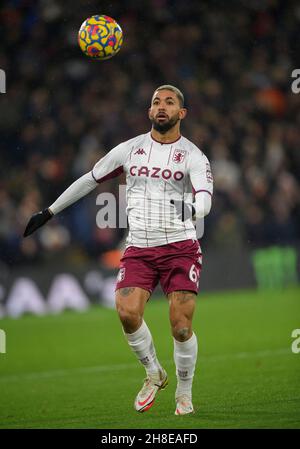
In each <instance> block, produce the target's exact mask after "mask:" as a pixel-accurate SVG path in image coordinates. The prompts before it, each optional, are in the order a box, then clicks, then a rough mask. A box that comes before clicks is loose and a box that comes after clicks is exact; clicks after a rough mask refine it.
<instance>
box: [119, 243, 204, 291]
mask: <svg viewBox="0 0 300 449" xmlns="http://www.w3.org/2000/svg"><path fill="white" fill-rule="evenodd" d="M201 267H202V254H201V248H200V245H199V242H198V240H183V241H181V242H175V243H169V244H167V245H162V246H155V247H149V248H138V247H136V246H129V247H128V248H127V249H126V250H125V252H124V255H123V257H122V258H121V261H120V270H119V274H118V277H117V284H116V290H117V289H119V288H124V287H140V288H143V289H144V290H148V291H149V292H150V293H152V292H153V290H154V289H155V287H156V286H157V284H158V283H159V282H160V285H161V287H162V289H163V292H164V294H165V295H168V294H169V293H171V292H174V291H176V290H189V291H193V292H195V293H198V288H199V277H200V272H201Z"/></svg>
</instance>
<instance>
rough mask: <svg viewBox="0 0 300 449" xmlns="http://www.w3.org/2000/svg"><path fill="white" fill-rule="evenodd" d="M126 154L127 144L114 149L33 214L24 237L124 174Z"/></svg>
mask: <svg viewBox="0 0 300 449" xmlns="http://www.w3.org/2000/svg"><path fill="white" fill-rule="evenodd" d="M126 154H127V145H126V142H124V143H121V144H120V145H118V146H117V147H115V148H113V149H112V150H111V151H110V152H109V153H107V154H106V155H105V156H104V157H103V158H102V159H100V160H99V161H98V162H97V163H96V164H95V166H94V167H93V169H92V171H90V172H88V173H86V174H85V175H83V176H81V177H80V178H79V179H77V180H76V181H75V182H73V184H71V185H70V186H69V187H68V188H67V189H66V190H65V191H64V192H63V193H62V194H61V195H60V196H59V197H58V198H57V200H56V201H55V202H54V203H53V204H51V206H50V207H48V208H46V209H43V210H41V211H40V212H37V213H35V214H33V215H32V217H31V218H30V220H29V222H28V224H27V226H26V229H25V231H24V234H23V235H24V237H27V236H28V235H31V234H32V233H33V232H34V231H36V230H37V229H38V228H40V227H41V226H43V225H44V224H46V223H47V222H48V221H49V220H50V219H51V218H52V217H53V216H54V215H56V214H58V213H59V212H61V211H62V210H63V209H65V208H66V207H68V206H70V205H71V204H73V203H75V202H76V201H78V200H79V199H80V198H82V197H83V196H85V195H87V194H88V193H90V192H91V191H92V190H94V189H95V188H96V187H97V185H98V184H99V183H101V182H104V181H105V180H107V179H110V178H114V177H116V176H118V175H120V174H121V173H122V172H123V165H124V163H125V158H126Z"/></svg>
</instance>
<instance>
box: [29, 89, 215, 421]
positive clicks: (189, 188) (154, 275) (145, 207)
mask: <svg viewBox="0 0 300 449" xmlns="http://www.w3.org/2000/svg"><path fill="white" fill-rule="evenodd" d="M186 114H187V110H186V109H185V107H184V97H183V94H182V92H181V91H180V90H179V89H177V88H176V87H174V86H171V85H163V86H160V87H158V88H157V89H156V90H155V92H154V94H153V97H152V101H151V106H150V108H149V110H148V115H149V119H150V121H151V123H152V128H151V131H150V132H148V133H146V134H142V135H140V136H137V137H135V138H133V139H131V140H128V141H126V142H123V143H121V144H119V145H118V146H116V147H115V148H113V149H112V150H111V151H110V152H109V153H108V154H107V155H106V156H104V157H103V158H102V159H100V160H99V161H98V162H97V163H96V164H95V166H94V167H93V169H92V170H91V171H90V172H89V173H86V174H85V175H83V176H82V177H81V178H79V179H77V180H76V181H75V182H74V183H73V184H72V185H71V186H70V187H69V188H68V189H66V190H65V191H64V192H63V193H62V195H61V196H60V197H59V198H58V199H57V200H56V201H55V202H54V203H53V204H52V205H51V206H50V207H49V208H47V209H44V210H43V211H40V212H38V213H36V214H34V215H33V216H32V217H31V219H30V220H29V223H28V225H27V227H26V229H25V232H24V236H25V237H26V236H27V235H30V234H32V232H34V231H35V230H36V229H38V228H39V227H40V226H42V225H43V224H45V223H46V222H47V221H48V220H49V219H51V217H52V216H53V215H57V214H58V213H59V212H60V211H62V210H63V209H65V208H66V207H67V206H70V205H71V204H72V203H74V202H75V201H77V200H78V199H79V198H81V197H83V196H84V195H86V194H88V193H89V192H91V191H92V190H93V189H95V187H96V186H97V185H98V183H101V182H103V181H105V180H106V179H109V178H112V177H115V176H118V175H119V174H120V173H122V172H125V173H126V184H127V187H126V195H127V209H126V212H127V216H128V223H129V233H128V237H127V241H126V250H125V252H124V254H123V257H122V258H121V262H120V271H119V274H118V277H117V283H116V309H117V312H118V314H119V317H120V321H121V323H122V327H123V332H124V335H125V338H126V339H127V341H128V344H129V346H130V347H131V349H132V351H133V352H134V353H135V354H136V356H137V358H138V359H139V361H140V362H141V363H142V364H143V366H144V368H145V370H146V376H147V377H146V379H145V381H144V384H143V386H142V388H141V390H140V391H139V392H138V394H137V396H136V399H135V402H134V407H135V409H136V410H137V411H138V412H145V411H146V410H148V409H149V408H150V407H151V406H152V405H153V403H154V400H155V397H156V394H157V393H158V391H160V390H162V389H164V388H165V387H166V385H167V384H168V377H167V373H166V371H165V369H164V368H163V367H162V366H161V364H160V362H159V360H158V358H157V355H156V351H155V347H154V343H153V340H152V336H151V332H150V330H149V328H148V326H147V324H146V322H145V321H144V319H143V316H144V309H145V305H146V303H147V301H148V300H149V298H150V296H151V294H152V292H153V290H154V288H155V287H156V285H157V284H158V282H160V284H161V286H162V289H163V291H164V294H165V295H166V296H167V298H168V301H169V317H170V323H171V329H172V335H173V341H174V361H175V365H176V376H177V388H176V392H175V402H176V407H175V414H176V415H184V414H189V413H193V411H194V408H193V404H192V382H193V377H194V371H195V365H196V360H197V350H198V345H197V337H196V335H195V333H194V332H193V329H192V319H193V313H194V309H195V300H196V296H197V292H198V285H199V275H200V271H201V266H202V254H201V248H200V245H199V242H198V240H197V235H196V229H195V226H194V225H193V222H192V217H193V216H196V217H197V218H203V217H204V216H206V215H207V214H208V213H209V211H210V208H211V197H212V192H213V179H212V175H211V171H210V164H209V162H208V159H207V157H206V156H205V155H204V154H203V153H202V151H201V150H200V149H199V148H198V147H197V146H195V145H194V144H193V143H192V142H190V141H189V140H188V139H186V138H185V137H183V136H182V135H181V134H180V123H181V120H183V119H184V118H185V116H186ZM192 193H193V196H192V198H193V200H194V201H193V202H190V203H187V202H186V195H187V194H190V195H191V194H192ZM181 206H184V207H181ZM181 211H182V212H183V213H181Z"/></svg>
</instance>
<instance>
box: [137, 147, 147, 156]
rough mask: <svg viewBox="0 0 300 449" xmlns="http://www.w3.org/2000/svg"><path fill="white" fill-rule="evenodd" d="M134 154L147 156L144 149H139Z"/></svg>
mask: <svg viewBox="0 0 300 449" xmlns="http://www.w3.org/2000/svg"><path fill="white" fill-rule="evenodd" d="M134 154H145V155H146V151H145V150H144V148H139V149H138V150H137V151H136V152H135V153H134Z"/></svg>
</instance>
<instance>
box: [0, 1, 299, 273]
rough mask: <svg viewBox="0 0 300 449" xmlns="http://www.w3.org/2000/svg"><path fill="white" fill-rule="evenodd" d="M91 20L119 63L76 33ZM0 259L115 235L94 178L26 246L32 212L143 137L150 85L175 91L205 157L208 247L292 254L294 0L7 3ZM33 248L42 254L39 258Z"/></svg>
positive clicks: (187, 131) (95, 250) (295, 226)
mask: <svg viewBox="0 0 300 449" xmlns="http://www.w3.org/2000/svg"><path fill="white" fill-rule="evenodd" d="M94 14H107V15H110V16H112V17H114V18H115V19H116V20H117V21H118V22H119V23H120V25H121V27H122V28H123V31H124V44H123V47H122V49H121V51H120V53H119V54H118V55H117V56H116V57H115V58H113V59H111V60H109V61H104V62H100V61H94V60H90V59H89V58H87V57H86V56H85V55H83V53H81V51H80V49H79V47H78V43H77V32H78V29H79V27H80V25H81V23H82V22H83V21H84V20H85V19H86V18H87V17H89V16H91V15H94ZM0 17H1V19H0V20H1V24H2V33H1V47H0V68H1V69H3V70H5V72H6V77H7V87H6V89H7V92H6V94H1V95H0V134H1V165H0V171H1V177H0V260H2V262H4V263H5V264H8V265H10V266H11V265H16V264H24V263H28V262H35V263H39V262H40V261H41V260H44V259H45V258H47V257H48V258H49V257H52V255H55V256H56V257H57V254H58V253H59V254H63V257H64V260H67V259H68V260H73V261H77V260H78V261H84V260H87V259H88V258H96V259H98V260H99V258H101V257H103V255H104V254H107V252H108V251H111V250H114V249H115V248H118V246H119V245H120V243H121V242H122V241H123V240H124V235H125V233H126V231H125V230H124V229H121V230H119V229H115V230H114V229H105V230H101V229H99V228H98V227H97V226H96V219H95V217H96V213H97V210H98V206H97V205H96V196H97V195H98V194H99V193H100V192H116V193H117V192H118V186H119V183H124V182H125V178H118V179H117V180H116V179H114V180H110V181H107V182H106V183H105V184H102V185H100V186H99V188H98V189H96V191H94V192H92V193H91V194H90V195H89V196H87V197H85V198H84V199H83V200H80V201H79V202H78V203H77V204H75V205H73V206H72V207H70V208H68V209H66V210H65V211H63V212H62V213H61V214H59V216H57V217H55V218H54V219H53V220H52V221H51V222H49V224H47V226H45V227H44V228H42V229H41V230H40V231H39V232H38V233H36V234H35V235H34V236H33V237H31V238H28V239H23V238H22V233H23V230H24V227H25V224H26V222H27V221H28V219H29V217H30V216H31V214H32V213H34V212H36V211H38V210H40V209H42V208H44V207H47V206H49V205H50V204H51V203H52V202H53V201H54V200H55V199H56V198H57V197H58V195H59V194H60V193H61V192H62V191H63V190H64V189H65V188H66V187H67V186H68V185H69V184H70V183H71V182H73V181H74V180H75V179H77V178H78V177H79V176H81V175H82V174H84V173H86V172H87V171H89V170H90V169H91V168H92V166H93V164H94V163H95V162H96V161H97V160H98V159H99V158H100V157H101V156H103V155H104V154H106V152H107V151H109V150H110V149H111V148H113V147H114V146H115V145H117V144H118V143H120V142H121V141H125V140H127V139H129V138H132V137H134V136H136V135H138V134H141V133H145V132H148V131H149V129H150V123H149V121H148V118H147V108H148V106H149V102H150V98H151V96H152V93H153V90H154V89H155V87H157V86H159V85H161V84H166V83H168V84H173V85H175V86H177V87H179V88H180V89H181V90H182V91H183V92H184V94H185V97H186V107H187V108H188V116H187V118H186V120H185V121H184V122H183V124H182V133H183V135H185V136H186V137H187V138H188V139H190V140H191V141H192V142H194V143H195V144H196V145H197V146H199V147H200V148H201V149H202V150H203V151H204V153H205V154H206V155H207V156H208V158H209V159H210V161H211V164H212V171H213V175H214V180H215V184H214V188H215V193H214V197H213V207H212V211H211V213H210V215H209V216H208V217H207V219H206V222H205V234H204V238H203V244H204V245H205V247H206V250H207V249H208V248H212V247H228V248H236V247H243V245H247V246H249V245H250V246H251V247H261V246H268V245H273V244H282V245H286V244H294V243H296V242H297V241H298V239H299V230H300V207H299V198H300V190H299V173H300V93H299V94H295V93H293V92H292V90H291V84H292V81H293V79H292V77H291V73H292V71H293V70H294V69H296V68H300V64H299V63H300V61H299V59H298V60H297V59H296V58H297V57H298V58H299V51H297V50H298V48H297V41H298V40H299V39H298V35H299V26H300V3H299V2H298V1H296V0H295V1H279V0H277V1H276V0H253V1H251V2H248V3H247V2H246V1H238V2H235V1H232V2H220V1H213V0H210V1H201V2H200V1H198V0H189V1H186V0H173V1H170V0H139V1H134V0H128V1H126V7H125V2H112V1H102V2H101V4H100V3H99V2H98V1H94V0H91V1H84V2H83V1H79V2H73V1H71V0H66V1H64V2H61V1H58V0H40V1H38V0H36V1H33V0H10V1H9V0H7V1H4V2H2V6H1V7H0ZM41 249H46V250H47V251H41Z"/></svg>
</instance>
